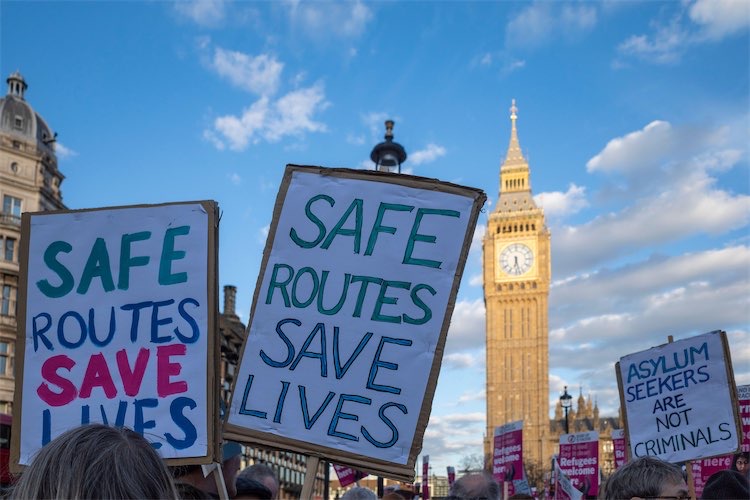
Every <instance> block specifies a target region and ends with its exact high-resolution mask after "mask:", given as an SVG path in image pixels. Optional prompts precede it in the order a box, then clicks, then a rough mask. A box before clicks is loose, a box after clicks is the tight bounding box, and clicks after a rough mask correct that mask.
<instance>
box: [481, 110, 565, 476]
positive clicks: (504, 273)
mask: <svg viewBox="0 0 750 500" xmlns="http://www.w3.org/2000/svg"><path fill="white" fill-rule="evenodd" d="M510 112H511V114H510V121H511V132H510V144H509V146H508V153H507V155H506V157H505V161H504V162H503V164H502V166H501V167H500V195H499V199H498V202H497V205H496V207H495V209H494V210H493V211H492V213H491V214H490V215H489V220H488V221H487V232H486V233H485V235H484V240H483V243H482V247H483V259H484V261H483V266H484V302H485V307H486V310H487V325H486V329H487V434H486V437H485V456H486V455H487V454H491V451H492V437H493V434H494V429H495V427H497V426H500V425H503V424H506V423H508V422H513V421H517V420H523V422H524V426H523V451H524V459H525V461H533V462H536V463H540V462H541V461H543V460H547V457H548V456H550V453H551V450H549V449H548V448H549V446H550V444H549V433H550V430H549V426H550V420H549V379H548V358H549V343H548V324H547V313H548V307H547V299H548V296H549V283H550V233H549V230H548V229H547V227H546V225H545V222H544V212H543V210H542V209H541V208H539V207H537V206H536V204H535V203H534V199H533V198H532V196H531V183H530V180H529V165H528V162H527V161H526V159H525V158H524V156H523V154H522V153H521V146H520V144H519V142H518V133H517V131H516V119H517V115H516V112H517V108H516V104H515V100H513V105H512V107H511V108H510Z"/></svg>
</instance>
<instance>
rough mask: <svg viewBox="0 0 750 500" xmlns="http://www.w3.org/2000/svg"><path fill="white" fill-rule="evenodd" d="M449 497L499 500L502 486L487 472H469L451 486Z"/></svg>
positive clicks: (472, 499) (467, 499) (466, 499)
mask: <svg viewBox="0 0 750 500" xmlns="http://www.w3.org/2000/svg"><path fill="white" fill-rule="evenodd" d="M448 497H449V498H453V499H459V498H460V499H462V500H469V499H471V500H497V499H498V498H500V486H499V485H498V484H497V482H496V481H495V480H494V479H493V478H492V476H490V475H489V474H487V473H479V474H467V475H465V476H462V477H460V478H459V479H458V480H456V482H455V483H453V486H451V489H450V493H449V495H448Z"/></svg>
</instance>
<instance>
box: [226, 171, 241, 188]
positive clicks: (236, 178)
mask: <svg viewBox="0 0 750 500" xmlns="http://www.w3.org/2000/svg"><path fill="white" fill-rule="evenodd" d="M227 177H229V182H231V183H232V184H234V185H235V186H239V185H240V184H242V177H240V174H238V173H237V172H232V173H231V174H228V175H227Z"/></svg>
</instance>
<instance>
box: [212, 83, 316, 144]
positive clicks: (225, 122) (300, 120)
mask: <svg viewBox="0 0 750 500" xmlns="http://www.w3.org/2000/svg"><path fill="white" fill-rule="evenodd" d="M327 106H328V102H327V101H326V99H325V92H324V90H323V86H322V84H317V85H314V86H312V87H308V88H304V89H298V90H294V91H292V92H289V93H287V94H286V95H284V96H282V97H281V98H279V99H278V100H276V101H271V100H270V99H269V98H268V97H266V96H263V97H261V98H260V99H258V100H257V101H255V102H254V103H253V104H252V105H250V106H249V107H248V108H246V109H245V110H244V111H243V112H242V114H241V115H240V116H234V115H226V116H221V117H219V118H217V119H216V120H215V121H214V130H215V132H216V133H213V132H209V133H208V134H204V136H206V137H207V138H208V139H209V140H212V141H213V142H214V144H215V145H217V146H219V147H220V148H221V147H223V143H224V141H226V142H228V143H229V147H230V149H233V150H235V151H242V150H244V149H245V148H247V146H248V145H249V144H250V143H251V142H252V143H257V142H259V141H260V140H266V141H268V142H277V141H279V140H281V139H282V138H284V137H285V136H299V135H302V134H304V133H306V132H324V131H326V126H325V124H324V123H322V122H318V121H316V120H315V119H314V117H315V115H316V114H317V113H319V112H321V111H323V110H324V109H325V108H326V107H327ZM219 135H220V136H221V138H218V136H219Z"/></svg>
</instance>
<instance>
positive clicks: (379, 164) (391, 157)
mask: <svg viewBox="0 0 750 500" xmlns="http://www.w3.org/2000/svg"><path fill="white" fill-rule="evenodd" d="M393 125H394V122H393V120H386V122H385V141H383V142H381V143H379V144H377V145H375V147H374V148H372V152H371V153H370V159H371V160H372V161H373V162H375V170H381V171H384V172H392V171H393V169H394V168H396V171H397V172H398V173H399V174H400V173H401V164H402V163H404V161H406V150H405V149H404V147H403V146H402V145H401V144H399V143H397V142H393Z"/></svg>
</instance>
